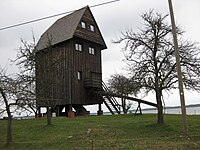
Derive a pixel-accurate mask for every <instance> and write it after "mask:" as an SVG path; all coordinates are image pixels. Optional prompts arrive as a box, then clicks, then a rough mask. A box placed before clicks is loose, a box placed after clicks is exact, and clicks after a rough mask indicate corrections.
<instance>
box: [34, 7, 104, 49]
mask: <svg viewBox="0 0 200 150" xmlns="http://www.w3.org/2000/svg"><path fill="white" fill-rule="evenodd" d="M86 9H89V7H88V6H86V7H83V8H81V9H79V10H76V11H74V12H73V13H71V14H69V15H66V16H64V17H62V18H60V19H58V20H57V21H56V22H55V23H54V24H53V25H52V26H51V27H50V28H49V29H47V30H46V31H45V32H44V33H43V34H42V36H41V37H40V39H39V41H38V43H37V45H36V48H35V52H37V51H40V50H42V49H45V48H47V47H49V45H55V44H58V43H61V42H63V41H66V40H69V39H71V38H73V36H74V34H75V32H76V29H77V27H78V25H79V22H80V21H81V18H82V17H83V15H84V13H85V11H86ZM102 40H103V38H102ZM103 44H104V45H105V42H104V41H103ZM105 47H106V45H105Z"/></svg>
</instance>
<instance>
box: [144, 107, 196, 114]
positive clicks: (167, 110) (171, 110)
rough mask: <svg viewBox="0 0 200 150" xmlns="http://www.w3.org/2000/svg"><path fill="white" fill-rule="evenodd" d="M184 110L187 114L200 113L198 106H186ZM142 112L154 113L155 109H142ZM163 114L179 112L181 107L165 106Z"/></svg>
mask: <svg viewBox="0 0 200 150" xmlns="http://www.w3.org/2000/svg"><path fill="white" fill-rule="evenodd" d="M186 112H187V114H188V115H200V106H193V107H186ZM142 113H143V114H155V113H157V109H143V110H142ZM165 114H181V108H180V107H175V108H165Z"/></svg>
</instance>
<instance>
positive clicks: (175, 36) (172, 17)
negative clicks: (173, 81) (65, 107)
mask: <svg viewBox="0 0 200 150" xmlns="http://www.w3.org/2000/svg"><path fill="white" fill-rule="evenodd" d="M168 2H169V10H170V17H171V24H172V33H173V39H174V49H175V55H176V69H177V75H178V85H179V94H180V101H181V112H182V124H183V134H184V136H185V137H186V138H187V137H188V127H187V126H188V125H187V116H186V108H185V97H184V90H183V80H182V74H181V65H180V53H179V50H178V42H177V35H176V25H175V19H174V12H173V6H172V2H171V0H168Z"/></svg>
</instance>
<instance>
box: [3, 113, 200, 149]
mask: <svg viewBox="0 0 200 150" xmlns="http://www.w3.org/2000/svg"><path fill="white" fill-rule="evenodd" d="M156 119H157V118H156V115H142V116H134V115H114V116H89V117H76V118H73V119H69V118H65V117H58V118H53V119H52V123H53V125H51V126H46V119H45V118H37V119H29V120H14V122H13V132H14V143H13V144H11V145H9V146H6V144H5V141H6V121H5V120H1V121H0V149H1V150H3V149H9V150H17V149H19V150H29V149H30V150H31V149H34V150H37V149H38V150H59V149H60V150H92V149H94V150H148V149H149V150H195V149H196V150H199V149H200V116H189V117H188V121H189V134H190V138H189V139H188V140H186V139H184V138H183V137H182V126H181V116H180V115H165V124H164V125H157V124H156Z"/></svg>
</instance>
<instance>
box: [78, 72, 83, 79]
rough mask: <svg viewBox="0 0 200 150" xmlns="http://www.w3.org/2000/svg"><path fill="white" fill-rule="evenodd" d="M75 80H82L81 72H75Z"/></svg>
mask: <svg viewBox="0 0 200 150" xmlns="http://www.w3.org/2000/svg"><path fill="white" fill-rule="evenodd" d="M77 78H78V80H82V72H81V71H78V72H77Z"/></svg>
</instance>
